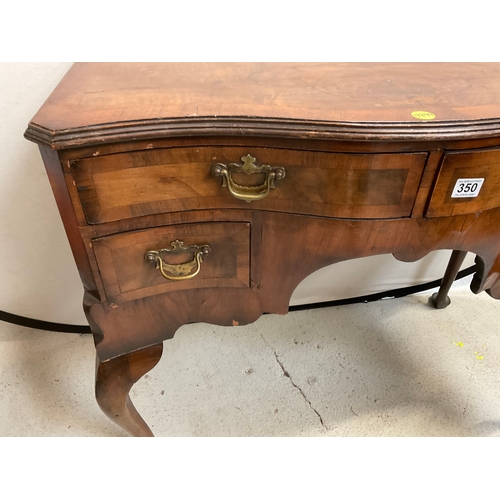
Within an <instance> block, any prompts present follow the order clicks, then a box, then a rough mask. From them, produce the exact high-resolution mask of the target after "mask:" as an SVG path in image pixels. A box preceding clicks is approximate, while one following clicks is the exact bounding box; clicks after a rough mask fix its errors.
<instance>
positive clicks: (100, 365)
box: [95, 344, 163, 437]
mask: <svg viewBox="0 0 500 500" xmlns="http://www.w3.org/2000/svg"><path fill="white" fill-rule="evenodd" d="M162 352H163V344H156V345H154V346H151V347H147V348H145V349H141V350H139V351H134V352H131V353H128V354H124V355H122V356H118V357H117V358H113V359H110V360H107V361H101V360H100V359H99V355H97V359H96V381H95V393H96V399H97V403H98V404H99V407H100V408H101V410H102V411H103V412H104V413H105V414H106V415H107V416H108V417H109V418H110V419H111V420H113V422H115V423H116V424H117V425H119V426H120V427H121V428H122V429H124V430H125V431H127V432H128V433H129V434H130V435H132V436H138V437H147V436H153V433H152V432H151V429H150V428H149V427H148V425H147V424H146V422H144V420H143V419H142V417H141V416H140V415H139V413H138V412H137V410H136V409H135V407H134V405H133V404H132V401H131V400H130V396H129V392H130V389H131V388H132V386H133V385H134V384H135V383H136V382H137V381H138V380H139V379H140V378H141V377H142V376H143V375H145V374H146V373H147V372H149V371H150V370H151V369H152V368H154V367H155V366H156V364H157V363H158V361H160V358H161V355H162Z"/></svg>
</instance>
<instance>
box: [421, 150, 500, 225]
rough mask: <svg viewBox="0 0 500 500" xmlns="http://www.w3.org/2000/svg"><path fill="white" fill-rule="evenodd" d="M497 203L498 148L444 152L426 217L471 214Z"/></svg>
mask: <svg viewBox="0 0 500 500" xmlns="http://www.w3.org/2000/svg"><path fill="white" fill-rule="evenodd" d="M459 180H460V182H459ZM455 188H456V192H455V194H454V190H455ZM499 206H500V149H490V150H483V151H469V152H456V153H446V154H445V156H444V159H443V162H442V165H441V168H440V170H439V174H438V178H437V180H436V183H435V187H434V189H433V191H432V196H431V199H430V202H429V206H428V209H427V212H426V216H427V217H446V216H449V215H463V214H472V213H476V212H482V211H483V210H489V209H491V208H496V207H499Z"/></svg>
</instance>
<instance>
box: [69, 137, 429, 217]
mask: <svg viewBox="0 0 500 500" xmlns="http://www.w3.org/2000/svg"><path fill="white" fill-rule="evenodd" d="M247 155H251V157H253V159H254V161H252V159H250V160H249V159H248V158H249V156H247ZM426 158H427V153H387V154H348V153H325V152H316V151H300V150H287V149H271V148H257V147H255V148H254V147H245V148H243V147H222V146H221V147H197V148H192V147H191V148H187V147H184V148H169V149H159V150H146V151H140V152H132V153H122V154H114V155H108V156H103V157H95V158H88V159H82V160H78V161H74V162H72V166H71V168H72V173H73V177H74V180H75V183H76V186H77V190H78V193H79V197H80V200H81V203H82V207H83V211H84V213H85V217H86V220H87V222H88V223H89V224H99V223H103V222H108V221H115V220H121V219H127V218H131V217H140V216H144V215H152V214H157V213H166V212H176V211H183V210H199V209H214V208H240V209H241V208H252V209H262V210H272V211H281V212H288V213H297V214H306V215H323V216H331V217H340V218H363V219H375V218H392V217H407V216H409V215H410V213H411V210H412V207H413V203H414V200H415V196H416V193H417V189H418V185H419V182H420V178H421V175H422V172H423V168H424V165H425V161H426ZM215 164H219V165H222V166H228V168H233V172H230V178H231V179H230V181H231V182H233V187H234V186H236V187H234V189H235V190H237V191H238V192H239V193H240V194H241V193H243V195H244V196H245V195H246V194H247V193H252V192H253V193H254V194H255V193H256V192H257V193H264V191H265V189H266V186H267V191H268V193H267V195H266V196H265V197H263V198H262V199H258V200H256V201H252V202H251V203H247V202H246V201H245V200H242V199H239V198H238V197H235V196H233V194H231V192H230V191H229V189H228V187H229V186H228V182H226V179H224V178H223V177H221V176H217V175H215V174H214V169H213V166H214V165H215ZM231 164H233V167H231ZM234 165H238V166H239V167H241V166H245V168H243V170H245V169H246V171H247V172H250V171H252V173H251V174H250V173H244V172H242V169H241V168H239V167H236V168H235V167H234ZM263 165H270V166H271V167H272V169H275V170H274V173H272V174H269V173H266V172H262V171H259V168H260V167H262V166H263ZM252 169H253V170H252ZM219 170H220V169H219ZM278 170H279V171H280V173H279V174H277V173H276V172H278ZM218 173H220V172H218ZM282 174H284V177H283V175H282ZM272 176H274V178H271V177H272ZM282 177H283V178H282ZM231 182H229V183H231ZM223 184H226V187H224V186H223ZM233 191H234V190H233ZM264 194H265V193H264ZM254 197H255V196H254Z"/></svg>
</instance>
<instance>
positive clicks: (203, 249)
mask: <svg viewBox="0 0 500 500" xmlns="http://www.w3.org/2000/svg"><path fill="white" fill-rule="evenodd" d="M170 246H171V247H172V248H162V249H161V250H148V251H147V252H146V253H145V254H144V259H145V260H146V262H155V263H156V269H159V270H160V272H161V274H162V276H163V277H164V278H166V279H167V280H172V281H181V280H188V279H191V278H194V277H195V276H196V275H197V274H198V273H199V272H200V269H201V263H202V262H203V256H204V255H208V253H209V252H210V246H209V245H191V246H189V247H185V246H184V242H183V241H179V240H175V241H172V242H171V243H170ZM191 252H192V253H193V254H194V255H193V260H191V261H189V262H184V263H182V264H167V263H166V262H165V261H164V260H163V257H164V256H165V255H168V254H170V255H179V254H183V253H191ZM194 268H196V269H195V270H194V271H193V269H194Z"/></svg>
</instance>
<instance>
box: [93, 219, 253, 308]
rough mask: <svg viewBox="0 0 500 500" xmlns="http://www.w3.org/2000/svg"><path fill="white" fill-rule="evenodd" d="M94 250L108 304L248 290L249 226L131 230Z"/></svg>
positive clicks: (216, 224) (224, 224) (101, 242)
mask: <svg viewBox="0 0 500 500" xmlns="http://www.w3.org/2000/svg"><path fill="white" fill-rule="evenodd" d="M92 246H93V248H94V252H95V255H96V259H97V263H98V265H99V271H100V274H101V277H102V280H103V284H104V289H105V290H106V295H107V299H108V301H110V302H124V301H127V300H134V299H139V298H142V297H147V296H150V295H156V294H159V293H165V292H171V291H175V290H186V289H190V288H208V287H248V286H250V267H249V266H250V264H249V263H250V224H249V223H246V222H207V223H201V224H182V225H178V226H167V227H158V228H152V229H147V230H144V231H132V232H129V233H123V234H118V235H113V236H107V237H104V238H98V239H95V240H93V241H92ZM199 253H200V254H201V255H198V254H199ZM159 259H162V262H161V263H160V262H159ZM160 264H161V265H160ZM162 273H163V274H162Z"/></svg>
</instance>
